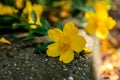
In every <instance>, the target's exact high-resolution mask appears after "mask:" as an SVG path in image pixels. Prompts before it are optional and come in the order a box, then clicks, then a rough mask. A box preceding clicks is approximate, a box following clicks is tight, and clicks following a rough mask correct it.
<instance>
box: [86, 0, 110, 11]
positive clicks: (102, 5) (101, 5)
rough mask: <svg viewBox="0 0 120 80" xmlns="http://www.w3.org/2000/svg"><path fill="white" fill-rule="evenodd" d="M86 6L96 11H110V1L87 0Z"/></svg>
mask: <svg viewBox="0 0 120 80" xmlns="http://www.w3.org/2000/svg"><path fill="white" fill-rule="evenodd" d="M87 1H88V4H90V5H92V6H93V7H94V8H95V9H96V10H101V9H105V10H110V9H111V7H112V6H111V0H95V1H93V0H87Z"/></svg>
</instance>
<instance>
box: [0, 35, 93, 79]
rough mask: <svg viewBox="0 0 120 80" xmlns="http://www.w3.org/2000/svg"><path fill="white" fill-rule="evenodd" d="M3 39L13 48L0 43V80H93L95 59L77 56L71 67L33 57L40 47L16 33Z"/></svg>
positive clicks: (42, 57) (42, 54)
mask: <svg viewBox="0 0 120 80" xmlns="http://www.w3.org/2000/svg"><path fill="white" fill-rule="evenodd" d="M83 35H84V33H83ZM1 36H3V37H5V38H7V39H9V40H10V41H11V42H12V45H6V44H1V43H0V80H94V77H93V73H94V70H93V69H92V55H89V56H88V59H85V58H83V57H81V56H76V57H75V59H74V60H73V61H72V62H71V63H69V64H64V63H62V62H60V61H59V59H58V58H51V57H48V56H47V55H46V54H45V53H40V54H34V53H33V50H34V48H35V47H36V46H37V44H38V43H36V42H34V41H22V40H21V39H20V38H16V37H15V36H14V34H13V33H12V34H4V35H0V37H1ZM91 39H92V38H91ZM93 42H94V41H93ZM90 45H91V44H90ZM90 45H89V44H87V46H88V47H92V46H90ZM92 45H93V44H92Z"/></svg>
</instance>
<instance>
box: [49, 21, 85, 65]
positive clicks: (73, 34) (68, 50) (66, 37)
mask: <svg viewBox="0 0 120 80" xmlns="http://www.w3.org/2000/svg"><path fill="white" fill-rule="evenodd" d="M48 36H49V38H50V39H51V40H53V41H54V43H53V44H50V45H49V46H48V47H47V48H48V50H47V55H48V56H50V57H58V56H60V57H59V60H60V61H63V62H64V63H69V62H71V61H72V60H73V59H74V52H81V50H82V49H83V48H84V46H85V44H86V40H85V39H84V37H82V36H80V35H78V29H77V28H76V27H75V25H74V24H73V23H72V22H68V23H66V24H65V26H64V28H63V31H61V30H60V29H58V28H54V29H52V30H49V31H48Z"/></svg>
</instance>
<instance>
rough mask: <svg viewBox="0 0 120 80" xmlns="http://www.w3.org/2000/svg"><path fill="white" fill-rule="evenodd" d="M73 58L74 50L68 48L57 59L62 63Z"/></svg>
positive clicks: (68, 61)
mask: <svg viewBox="0 0 120 80" xmlns="http://www.w3.org/2000/svg"><path fill="white" fill-rule="evenodd" d="M73 59H74V52H73V51H72V50H68V51H66V52H65V53H62V54H61V55H60V58H59V60H60V61H63V62H64V63H70V62H71V61H72V60H73Z"/></svg>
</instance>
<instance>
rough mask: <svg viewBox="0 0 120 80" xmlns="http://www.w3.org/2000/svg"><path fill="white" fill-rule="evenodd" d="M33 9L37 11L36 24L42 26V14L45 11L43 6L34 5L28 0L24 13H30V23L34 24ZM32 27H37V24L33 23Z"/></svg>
mask: <svg viewBox="0 0 120 80" xmlns="http://www.w3.org/2000/svg"><path fill="white" fill-rule="evenodd" d="M32 11H35V13H36V22H35V24H38V25H40V26H42V24H41V22H40V16H41V14H42V12H43V6H41V5H40V4H33V5H32V3H31V2H30V1H29V0H27V2H26V7H25V8H24V10H23V14H28V23H31V24H34V20H33V17H32ZM31 28H36V26H35V25H32V26H31Z"/></svg>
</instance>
